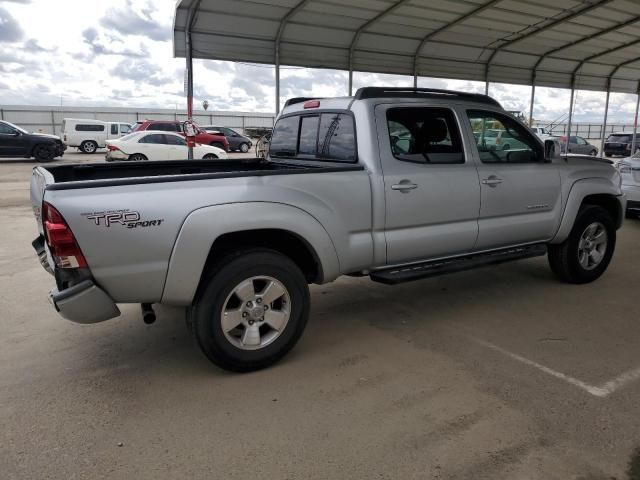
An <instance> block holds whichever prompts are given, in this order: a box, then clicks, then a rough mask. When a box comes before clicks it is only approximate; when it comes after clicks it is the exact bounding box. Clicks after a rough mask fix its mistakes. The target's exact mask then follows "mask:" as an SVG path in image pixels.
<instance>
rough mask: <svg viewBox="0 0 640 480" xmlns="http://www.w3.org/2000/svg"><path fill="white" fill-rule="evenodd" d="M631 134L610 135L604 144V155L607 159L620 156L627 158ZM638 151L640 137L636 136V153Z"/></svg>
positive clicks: (639, 148)
mask: <svg viewBox="0 0 640 480" xmlns="http://www.w3.org/2000/svg"><path fill="white" fill-rule="evenodd" d="M632 143H633V133H612V134H611V135H609V137H607V139H606V140H605V142H604V154H605V155H606V156H607V157H612V156H614V155H622V156H624V157H628V156H630V155H632V154H633V153H635V152H631V145H632ZM639 150H640V135H636V152H637V151H639Z"/></svg>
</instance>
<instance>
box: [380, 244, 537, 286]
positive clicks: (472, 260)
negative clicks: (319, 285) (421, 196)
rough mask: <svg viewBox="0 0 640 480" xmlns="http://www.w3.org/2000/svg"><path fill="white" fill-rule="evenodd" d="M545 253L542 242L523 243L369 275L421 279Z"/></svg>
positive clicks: (392, 281)
mask: <svg viewBox="0 0 640 480" xmlns="http://www.w3.org/2000/svg"><path fill="white" fill-rule="evenodd" d="M546 253H547V246H546V245H545V244H543V243H540V244H535V245H526V246H523V247H513V248H505V249H502V250H493V251H491V252H485V253H474V254H471V255H465V256H464V257H455V258H449V259H445V260H433V261H430V262H423V263H417V264H413V265H407V266H404V267H393V268H388V269H385V270H378V271H375V272H373V273H371V275H370V278H371V280H373V281H375V282H380V283H385V284H387V285H396V284H398V283H403V282H410V281H412V280H419V279H421V278H428V277H435V276H438V275H445V274H447V273H455V272H462V271H464V270H471V269H474V268H478V267H484V266H488V265H497V264H499V263H504V262H510V261H513V260H521V259H523V258H531V257H539V256H541V255H545V254H546Z"/></svg>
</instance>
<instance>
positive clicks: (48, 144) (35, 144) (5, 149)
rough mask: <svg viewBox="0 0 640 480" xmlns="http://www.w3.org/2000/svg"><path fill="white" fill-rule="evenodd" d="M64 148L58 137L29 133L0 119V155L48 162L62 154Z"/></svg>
mask: <svg viewBox="0 0 640 480" xmlns="http://www.w3.org/2000/svg"><path fill="white" fill-rule="evenodd" d="M66 148H67V146H66V145H65V144H64V143H62V140H61V139H60V137H57V136H55V135H47V134H45V133H29V132H27V131H26V130H25V129H23V128H20V127H18V126H17V125H14V124H13V123H10V122H6V121H4V120H0V157H24V158H30V157H35V159H36V160H38V161H39V162H49V161H51V160H53V159H54V158H55V157H60V156H62V155H63V154H64V151H65V150H66Z"/></svg>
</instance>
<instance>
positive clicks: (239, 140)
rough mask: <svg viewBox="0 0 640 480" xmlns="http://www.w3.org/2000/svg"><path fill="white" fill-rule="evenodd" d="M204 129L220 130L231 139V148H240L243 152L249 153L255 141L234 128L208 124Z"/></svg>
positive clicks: (210, 131)
mask: <svg viewBox="0 0 640 480" xmlns="http://www.w3.org/2000/svg"><path fill="white" fill-rule="evenodd" d="M202 129H203V130H206V131H207V132H209V133H214V132H219V133H221V134H223V135H224V136H225V137H226V138H227V140H228V141H229V149H231V150H240V151H241V152H242V153H247V152H248V151H249V149H250V148H251V147H252V145H253V142H251V139H250V138H249V137H245V136H244V135H240V134H239V133H238V132H236V131H235V130H233V129H232V128H228V127H216V126H214V125H206V126H204V127H202Z"/></svg>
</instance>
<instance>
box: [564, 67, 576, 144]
mask: <svg viewBox="0 0 640 480" xmlns="http://www.w3.org/2000/svg"><path fill="white" fill-rule="evenodd" d="M575 93H576V79H575V77H573V78H572V79H571V100H570V104H569V119H568V120H567V137H566V139H565V150H564V153H565V155H568V154H569V137H570V136H571V121H572V120H573V99H574V98H575Z"/></svg>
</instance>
